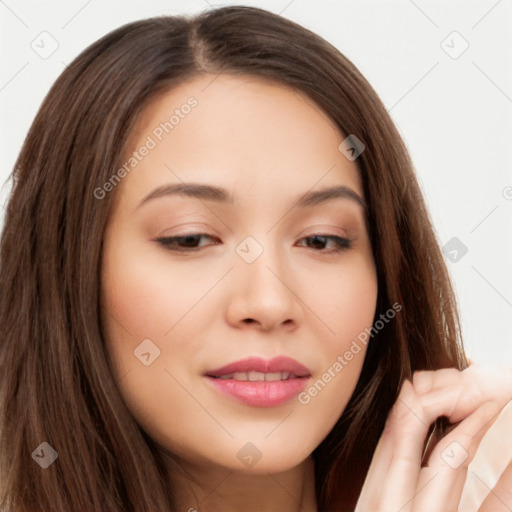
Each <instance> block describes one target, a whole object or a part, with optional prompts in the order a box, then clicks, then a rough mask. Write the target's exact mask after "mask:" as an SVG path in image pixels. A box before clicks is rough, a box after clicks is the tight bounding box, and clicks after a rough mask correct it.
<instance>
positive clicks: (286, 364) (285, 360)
mask: <svg viewBox="0 0 512 512" xmlns="http://www.w3.org/2000/svg"><path fill="white" fill-rule="evenodd" d="M237 372H261V373H277V372H289V373H293V374H294V375H296V376H297V377H309V376H311V372H310V371H309V369H308V368H306V367H305V366H304V365H302V364H300V363H299V362H298V361H296V360H295V359H292V358H290V357H286V356H279V357H274V358H272V359H267V360H266V359H262V358H261V357H248V358H246V359H241V360H240V361H235V362H233V363H229V364H227V365H225V366H222V367H221V368H216V369H215V370H208V371H207V372H206V373H205V375H207V376H209V377H220V376H222V375H228V374H231V373H237Z"/></svg>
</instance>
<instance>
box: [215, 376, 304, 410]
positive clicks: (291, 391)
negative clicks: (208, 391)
mask: <svg viewBox="0 0 512 512" xmlns="http://www.w3.org/2000/svg"><path fill="white" fill-rule="evenodd" d="M206 378H207V379H208V380H209V381H210V382H211V383H212V385H213V386H215V388H216V389H217V390H219V391H220V392H221V393H224V394H226V395H229V396H230V397H232V398H234V399H235V400H238V401H239V402H241V403H244V404H246V405H251V406H253V407H275V406H277V405H281V404H284V403H286V402H288V401H289V400H291V399H292V398H293V397H294V396H297V395H298V394H299V393H300V392H301V391H302V390H303V389H304V388H305V386H306V383H307V381H308V380H309V378H307V377H301V378H297V379H287V380H277V381H269V382H267V381H256V382H253V381H240V380H234V379H216V378H214V377H206Z"/></svg>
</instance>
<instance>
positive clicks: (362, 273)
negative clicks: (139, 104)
mask: <svg viewBox="0 0 512 512" xmlns="http://www.w3.org/2000/svg"><path fill="white" fill-rule="evenodd" d="M214 78H215V77H213V76H211V75H206V76H202V77H199V78H196V79H194V80H192V81H191V82H188V83H187V84H183V85H182V86H180V87H177V88H175V89H173V90H172V91H170V92H167V93H165V94H164V95H163V96H161V97H159V98H158V99H156V100H155V101H153V102H152V103H151V104H150V105H149V106H148V108H147V109H146V110H145V112H144V113H143V115H142V116H141V118H140V119H139V120H138V124H137V127H136V129H135V130H134V132H133V134H132V139H131V141H130V150H129V152H128V153H131V152H132V151H135V150H136V149H137V148H140V147H141V146H143V145H144V144H146V143H147V141H148V137H151V138H152V139H153V140H155V141H156V144H155V147H152V148H151V149H150V151H147V152H145V153H146V155H145V156H144V157H143V158H141V159H140V162H139V163H138V164H137V166H136V167H135V168H134V169H133V170H132V171H131V172H130V173H129V174H128V175H127V176H126V177H124V178H123V180H122V181H121V183H119V184H118V185H117V187H116V190H115V191H114V192H111V193H115V198H114V199H115V201H114V207H113V210H112V212H111V216H110V218H109V222H108V225H107V229H106V233H105V239H104V253H103V254H104V257H103V265H102V313H103V324H104V326H105V330H106V343H107V349H108V352H109V355H110V358H111V361H112V365H113V368H114V371H115V375H116V378H117V380H118V385H119V389H120V392H121V394H122V396H123V398H124V400H125V402H126V404H127V406H128V407H129V409H130V411H131V412H132V414H133V415H134V417H135V419H136V420H137V421H138V423H139V424H140V425H141V427H142V428H143V429H144V430H145V431H146V432H147V433H148V434H149V435H150V436H151V437H152V438H153V439H154V440H155V441H156V442H157V443H158V444H159V445H160V446H161V447H162V449H163V450H165V452H166V454H167V455H166V456H167V460H168V463H169V465H170V466H171V467H172V468H173V469H174V473H175V476H174V478H173V486H174V488H175V490H176V495H177V499H178V503H179V509H180V510H188V511H190V512H193V510H194V509H195V510H198V511H199V510H200V511H203V510H204V511H208V512H213V511H222V512H231V511H239V510H244V511H246V512H252V511H258V512H259V511H261V510H265V511H266V512H274V511H279V512H295V511H299V510H300V511H302V512H316V510H317V503H316V496H315V489H314V485H313V478H314V465H313V461H312V459H311V453H312V451H313V450H314V449H315V447H317V446H318V445H319V444H320V443H321V441H322V440H323V439H324V438H325V436H326V435H327V434H328V433H329V431H330V430H331V429H332V427H333V426H334V424H335V423H336V421H337V420H338V418H339V417H340V415H341V414H342V413H343V410H344V408H345V406H346V404H347V402H348V400H349V398H350V396H351V394H352V392H353V390H354V388H355V385H356V383H357V379H358V377H359V375H360V372H361V368H362V363H363V360H364V355H365V353H366V346H365V345H364V344H361V343H360V344H359V349H360V350H359V351H358V352H357V353H355V354H352V356H351V357H350V360H346V359H344V361H345V364H344V366H343V369H342V371H339V372H338V373H336V374H335V376H334V377H332V370H331V377H332V378H331V379H330V380H329V382H328V384H327V385H325V387H323V388H322V389H321V391H320V392H317V393H315V394H314V395H308V396H309V400H307V401H302V402H301V401H299V400H297V399H296V398H295V399H293V400H290V401H288V402H286V403H284V404H281V405H278V406H273V407H254V406H250V405H247V404H244V403H240V402H237V401H235V400H233V399H232V398H231V397H227V396H225V395H223V394H220V393H219V392H218V391H217V390H216V389H214V388H213V387H212V386H211V385H210V383H209V382H208V380H207V378H206V377H205V375H204V374H205V372H206V371H207V370H209V369H213V368H216V367H219V366H222V365H225V364H227V363H230V362H233V361H237V360H239V359H242V358H245V357H248V356H259V357H262V358H264V359H270V358H272V357H274V356H277V355H286V356H289V357H292V358H294V359H296V360H297V361H299V362H300V363H302V364H304V365H305V366H307V367H308V369H309V370H310V372H311V376H310V377H309V379H308V386H311V385H312V384H314V383H315V382H317V381H318V380H319V379H322V378H324V377H323V376H324V375H325V374H326V372H327V370H328V369H329V368H332V367H333V365H334V364H335V363H336V361H338V360H339V359H338V357H339V356H340V355H344V354H346V353H347V351H348V350H349V349H350V347H351V346H352V345H351V344H352V343H353V341H354V339H356V337H357V336H358V334H360V333H361V332H363V331H364V329H365V328H369V327H371V326H372V322H373V317H374V314H375V306H376V298H377V279H376V271H375V263H374V261H373V256H372V250H371V246H370V242H369V237H368V233H367V231H366V227H365V223H364V207H363V206H362V204H361V203H360V202H359V201H358V200H357V199H356V198H357V197H360V198H361V199H363V200H364V197H363V190H362V183H361V180H360V176H359V173H358V170H357V167H356V165H355V163H354V162H352V161H350V160H348V159H347V158H345V156H344V155H343V154H342V153H341V152H340V151H339V150H338V146H339V144H340V143H341V142H342V141H343V139H344V136H343V135H342V134H340V133H339V131H338V130H337V128H336V127H335V126H334V125H333V123H332V122H331V121H330V120H329V118H328V117H327V116H326V115H325V114H324V113H323V112H322V111H321V110H320V109H319V108H318V107H317V106H316V105H315V104H314V103H313V102H312V101H310V100H308V98H306V97H304V96H303V95H301V94H299V93H297V92H294V91H291V90H290V89H288V88H285V87H283V86H276V85H272V84H270V83H269V82H265V81H262V80H260V79H257V78H254V77H242V76H237V77H235V76H226V75H220V76H218V77H217V78H215V80H213V79H214ZM191 96H193V97H194V98H196V99H197V106H196V107H195V108H194V109H192V110H190V113H188V114H187V115H184V116H180V118H179V122H178V123H177V124H176V126H174V127H173V129H172V131H169V133H165V134H164V133H163V132H162V130H161V129H160V131H158V127H159V126H161V125H160V123H162V122H164V121H166V120H168V119H169V116H170V114H172V112H173V111H174V110H175V109H176V108H179V107H180V106H181V105H184V104H185V103H186V102H187V99H188V98H190V97H191ZM155 130H156V131H155ZM155 133H157V134H159V136H161V138H159V137H157V136H156V135H155ZM128 157H129V154H128V156H127V158H128ZM191 182H193V183H201V184H208V185H211V186H216V187H223V188H224V189H226V190H227V191H228V192H229V193H230V194H231V195H232V196H233V202H232V203H230V202H229V201H228V202H221V201H216V200H211V199H209V198H206V197H201V198H198V197H189V196H186V195H169V194H167V195H160V196H159V197H153V198H152V199H150V200H147V201H145V202H144V198H146V197H147V196H148V195H149V194H150V193H151V192H152V191H153V190H155V189H156V188H157V187H161V186H163V185H167V184H180V183H191ZM331 186H338V187H339V186H343V187H345V190H349V191H351V194H352V195H350V194H345V195H344V196H343V197H337V198H335V199H331V200H329V201H326V202H323V203H321V204H316V205H314V206H304V207H297V200H298V198H300V197H302V196H304V194H306V193H308V192H311V191H317V190H320V189H323V188H327V187H331ZM192 235H200V236H199V237H197V238H196V241H198V242H201V241H202V242H204V243H199V245H197V247H195V248H194V250H193V251H191V252H189V253H187V254H185V253H182V252H178V251H177V250H172V249H171V248H170V247H169V245H167V246H165V245H164V244H163V243H162V239H163V238H167V237H187V236H188V237H191V236H192ZM318 235H323V236H320V237H318ZM313 236H317V238H312V237H313ZM247 237H252V238H251V239H250V240H249V241H248V240H247ZM333 237H341V239H345V242H344V244H345V245H344V246H343V248H342V249H340V251H335V248H336V247H337V244H336V240H338V241H339V238H333ZM193 239H194V237H193V236H192V238H191V239H189V241H190V240H193ZM346 240H349V243H347V242H346ZM181 242H183V238H181ZM181 242H179V241H178V240H177V239H176V238H175V239H174V242H173V246H172V247H174V249H177V247H178V244H179V243H181ZM255 242H256V243H255ZM259 248H261V249H262V252H261V254H258V251H259ZM240 249H244V250H243V251H241V250H240ZM244 253H247V254H251V255H255V256H256V257H255V259H254V261H252V262H251V263H248V261H247V260H245V259H244V258H243V257H242V256H244ZM143 340H150V342H149V343H150V344H149V345H147V347H146V349H145V350H146V353H149V352H150V353H151V354H153V355H151V358H152V360H151V363H150V364H148V365H146V364H144V363H142V362H141V359H140V358H138V357H134V355H135V354H134V351H135V352H137V349H138V347H140V346H141V342H142V341H143ZM146 343H147V341H146ZM148 347H149V348H148ZM155 347H156V348H155ZM155 350H158V351H159V352H158V356H157V357H154V354H155V353H156V352H155ZM148 351H149V352H148ZM496 375H497V374H496ZM496 375H495V379H498V380H494V381H493V384H492V385H491V386H487V387H485V386H486V382H487V380H488V375H484V374H481V373H479V372H478V371H474V370H471V371H469V370H467V371H465V372H457V371H455V370H450V371H449V372H448V373H447V371H445V370H439V371H438V372H427V373H423V374H419V375H418V374H416V375H415V377H414V382H413V385H412V386H411V384H410V383H407V382H406V384H405V385H404V388H403V390H402V395H401V397H400V399H399V401H397V404H396V407H395V408H394V409H393V411H392V413H391V414H390V419H389V421H388V425H387V428H386V431H385V433H384V435H383V437H382V439H381V442H380V444H379V447H378V448H377V451H376V454H375V456H374V461H373V463H372V468H371V469H370V472H369V474H368V478H367V481H366V483H365V486H364V489H363V493H362V495H361V498H360V503H359V505H358V511H363V510H365V511H366V510H375V511H381V510H382V511H384V510H386V511H387V510H394V509H392V508H391V509H390V508H385V507H387V506H389V504H390V503H393V505H396V510H400V509H401V510H403V511H414V512H417V511H422V510H436V511H441V512H442V511H450V512H451V511H452V510H456V505H455V503H456V500H457V496H459V497H460V493H459V491H460V490H461V489H462V487H461V486H463V478H462V476H460V475H462V473H463V470H460V471H454V472H452V473H450V472H449V471H447V470H446V468H443V471H445V472H446V473H447V475H449V476H446V478H445V477H443V478H438V479H437V480H435V479H434V480H433V481H432V482H431V483H429V484H428V485H427V487H425V490H424V492H421V493H419V494H417V495H416V494H415V492H416V491H417V488H419V487H421V486H422V485H423V484H424V483H425V479H426V478H428V476H429V475H430V473H429V471H433V470H437V469H438V468H440V467H441V466H440V463H439V460H440V455H439V450H442V449H444V448H446V447H445V446H444V445H443V446H441V445H440V446H439V447H438V448H436V450H437V451H434V452H433V454H432V455H431V459H430V464H431V467H432V468H434V469H430V468H424V469H421V468H420V460H419V458H418V457H421V453H420V451H421V447H422V446H423V440H424V437H425V434H426V428H427V427H426V426H425V424H426V425H427V426H428V424H429V422H431V421H433V420H434V419H435V418H436V417H437V416H439V415H442V414H446V413H447V412H448V413H449V414H451V416H450V417H451V418H452V419H453V420H454V421H459V420H464V421H462V423H461V424H460V425H459V426H458V427H457V429H455V430H454V431H453V432H452V433H451V434H450V435H449V436H448V437H447V438H446V442H447V443H449V442H450V441H451V440H457V439H458V440H459V441H460V443H461V444H463V443H464V442H465V440H467V439H469V438H468V435H469V436H471V434H474V435H473V437H471V439H469V440H468V445H467V447H466V449H467V450H468V452H469V453H470V456H471V455H472V454H473V452H474V450H475V446H476V445H477V444H478V442H479V440H480V439H481V434H482V432H483V431H485V428H486V426H487V425H488V424H489V423H492V417H493V416H492V415H493V414H495V413H496V411H497V410H499V408H500V407H503V405H504V403H506V400H507V396H508V397H509V398H510V396H512V384H510V380H512V378H510V377H509V375H508V374H507V373H503V374H500V375H499V376H498V377H496ZM500 379H501V380H500ZM507 379H508V380H507ZM482 386H483V387H485V392H483V393H482V392H480V394H479V391H478V390H480V389H481V388H482ZM466 389H468V390H472V391H466ZM468 393H469V394H468ZM471 393H473V394H471ZM404 403H407V405H408V407H405V406H404ZM488 403H491V404H494V405H492V407H491V406H490V405H487V404H488ZM404 407H405V409H404ZM410 409H413V410H414V411H415V414H416V416H414V415H413V416H412V418H411V417H410V416H411V414H410ZM407 413H409V416H408V415H407ZM418 417H420V418H422V419H423V421H419V420H418ZM466 418H467V419H466ZM489 418H490V419H489ZM465 422H466V423H465ZM465 429H467V432H469V434H467V433H466V430H465ZM482 429H483V430H482ZM465 433H466V434H465ZM464 435H465V436H466V437H464ZM450 436H451V437H450ZM247 443H251V446H252V448H250V450H254V447H256V451H253V452H252V455H255V454H259V455H260V458H259V459H258V460H257V462H256V463H255V464H252V465H247V464H245V463H244V462H243V460H242V458H241V457H240V456H239V454H240V450H241V449H243V448H244V447H245V449H247ZM393 454H394V455H393ZM468 459H470V457H468ZM468 463H469V461H468ZM450 469H451V468H450ZM438 495H440V496H441V497H442V498H439V497H438ZM440 499H441V501H439V500H440ZM407 500H409V502H407ZM419 500H423V501H421V502H420V501H419ZM443 500H445V501H443ZM446 500H452V501H451V502H449V501H446ZM406 502H407V504H406ZM369 504H370V505H371V506H370V505H369ZM404 506H405V507H406V508H403V507H404ZM407 507H408V508H407ZM428 507H430V508H428ZM482 510H486V512H488V510H490V509H482Z"/></svg>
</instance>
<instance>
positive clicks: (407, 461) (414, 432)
mask: <svg viewBox="0 0 512 512" xmlns="http://www.w3.org/2000/svg"><path fill="white" fill-rule="evenodd" d="M510 400H512V368H511V369H510V370H506V369H498V368H486V367H480V366H477V365H471V366H469V368H466V369H465V370H463V371H459V370H456V369H452V368H450V369H442V370H436V371H420V372H416V373H415V374H414V375H413V379H412V382H411V381H409V380H406V381H404V383H403V386H402V388H401V390H400V394H399V397H398V399H397V401H396V402H395V404H394V405H393V407H392V409H391V411H390V413H389V415H388V418H387V421H386V425H385V428H384V431H383V433H382V436H381V438H380V440H379V443H378V445H377V448H376V450H375V453H374V455H373V459H372V462H371V465H370V468H369V471H368V474H367V476H366V480H365V482H364V485H363V488H362V491H361V495H360V496H359V500H358V502H357V506H356V509H355V512H388V511H389V512H391V511H393V512H398V511H400V512H432V511H435V512H457V511H458V510H459V503H460V498H461V495H462V491H463V489H464V483H465V481H466V475H467V470H468V465H469V463H470V462H471V461H472V460H473V457H474V456H475V453H476V450H477V448H478V446H479V444H480V441H481V440H482V438H483V437H484V435H485V433H486V432H487V431H488V430H489V428H490V427H491V426H492V424H493V423H494V421H495V420H496V419H497V418H498V416H499V414H500V412H501V411H502V410H503V408H504V407H505V405H507V403H508V402H509V401H510ZM439 416H446V417H448V419H449V421H450V423H457V422H460V423H459V424H458V425H457V426H456V427H455V428H454V429H453V430H451V431H450V432H449V433H448V434H447V435H445V437H443V438H442V439H441V440H440V441H439V442H438V444H437V445H436V446H435V448H434V449H433V451H432V453H431V454H430V455H429V456H428V459H427V461H426V466H425V467H422V465H421V459H422V452H423V447H424V443H425V438H426V435H427V432H428V429H429V426H430V425H431V424H432V423H433V422H434V421H435V420H436V419H437V418H438V417H439ZM511 473H512V468H511V467H510V466H509V467H508V468H507V469H506V470H505V473H504V474H503V476H502V478H501V479H500V481H499V482H498V484H497V485H496V487H495V490H498V489H505V480H506V479H508V482H509V483H508V484H506V485H507V488H508V485H510V480H511V479H512V478H511ZM492 492H493V491H490V494H489V498H488V499H486V501H485V502H484V504H483V505H482V508H480V511H479V512H484V511H485V512H487V511H489V512H490V511H491V508H489V502H490V501H491V493H492ZM502 495H503V496H505V498H504V499H507V500H510V497H511V496H512V491H511V493H510V494H509V492H508V491H505V492H502ZM507 496H508V498H507ZM502 499H503V498H502ZM505 506H506V507H510V508H509V509H511V510H512V503H506V502H505ZM509 509H507V508H504V509H503V510H509ZM493 510H495V508H494V509H493ZM474 512H478V511H476V510H475V511H474Z"/></svg>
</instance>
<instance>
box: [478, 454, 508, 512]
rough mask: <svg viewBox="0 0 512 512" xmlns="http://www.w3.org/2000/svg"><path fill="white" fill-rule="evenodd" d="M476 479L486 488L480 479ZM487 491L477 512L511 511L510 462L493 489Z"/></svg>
mask: <svg viewBox="0 0 512 512" xmlns="http://www.w3.org/2000/svg"><path fill="white" fill-rule="evenodd" d="M477 476H478V475H477ZM478 478H479V480H480V481H481V482H482V484H483V485H485V486H486V487H488V486H487V484H486V483H485V482H484V481H483V479H482V478H480V477H478ZM488 488H489V487H488ZM489 491H490V492H489V495H488V496H487V498H485V500H484V502H483V503H482V506H481V507H480V508H479V509H478V512H510V511H511V510H512V462H511V463H510V464H509V465H508V466H507V468H506V469H505V471H504V472H503V474H502V475H501V477H500V479H499V480H498V483H497V484H496V485H495V486H494V488H493V489H491V488H489Z"/></svg>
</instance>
